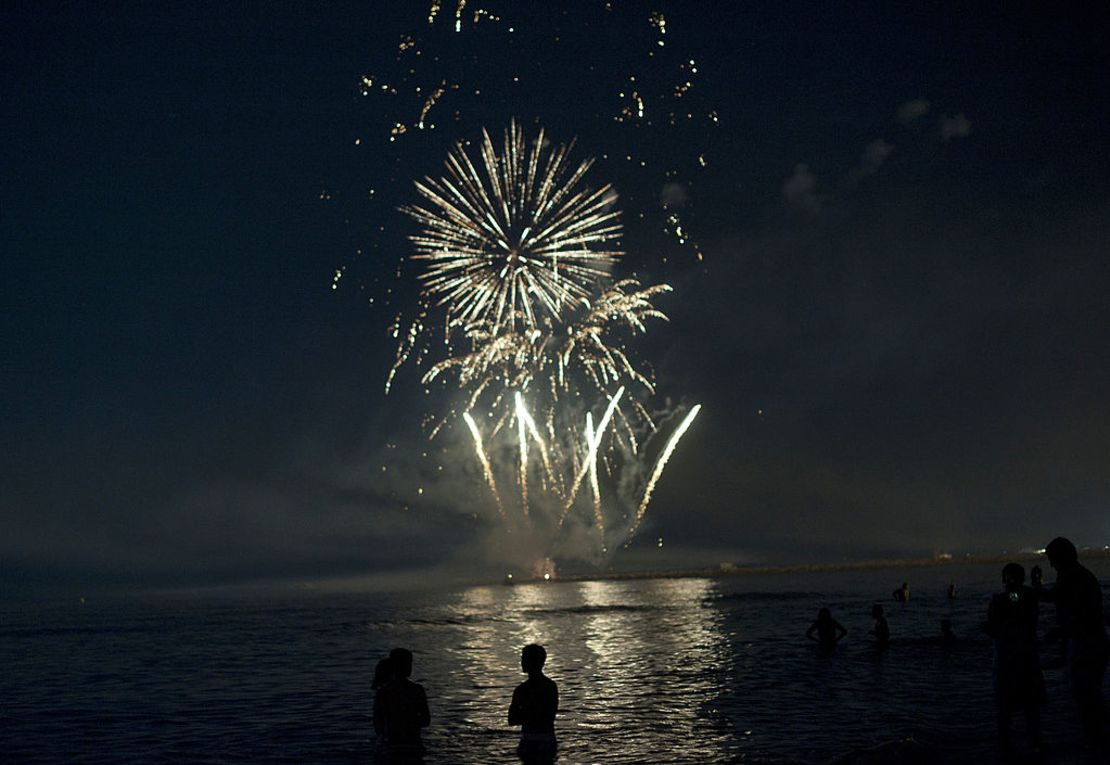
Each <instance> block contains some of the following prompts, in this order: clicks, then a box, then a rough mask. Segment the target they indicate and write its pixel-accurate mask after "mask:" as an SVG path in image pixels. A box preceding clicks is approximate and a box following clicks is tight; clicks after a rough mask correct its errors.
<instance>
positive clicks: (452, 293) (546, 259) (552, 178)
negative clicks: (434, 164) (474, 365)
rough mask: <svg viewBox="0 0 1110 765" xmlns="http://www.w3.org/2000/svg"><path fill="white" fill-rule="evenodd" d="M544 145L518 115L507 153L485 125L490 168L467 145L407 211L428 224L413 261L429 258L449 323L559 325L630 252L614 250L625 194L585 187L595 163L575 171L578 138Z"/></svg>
mask: <svg viewBox="0 0 1110 765" xmlns="http://www.w3.org/2000/svg"><path fill="white" fill-rule="evenodd" d="M545 144H546V141H545V139H544V133H543V130H540V131H539V135H538V136H537V137H536V139H535V141H534V142H533V143H532V144H531V147H530V148H528V147H527V146H526V142H525V140H524V133H523V131H522V130H521V129H520V127H519V126H518V125H517V124H516V122H515V121H514V122H512V123H511V124H510V125H509V128H508V130H506V131H505V135H504V143H503V150H502V152H501V153H500V154H498V153H497V152H496V150H495V149H494V145H493V141H492V139H491V138H490V136H489V133H488V132H486V131H485V130H483V131H482V145H481V163H480V166H481V167H482V172H479V171H478V169H477V168H476V167H475V165H474V163H473V162H472V161H471V158H470V157H469V155H467V153H466V150H465V148H464V147H463V145H462V144H461V143H460V144H456V146H455V150H454V151H453V152H452V153H451V154H450V156H449V157H448V159H447V163H446V166H447V175H446V176H445V177H443V178H441V179H439V180H435V179H432V178H425V179H424V181H423V182H418V183H417V184H416V188H417V190H418V191H419V192H420V194H421V196H423V197H424V200H425V202H426V204H425V205H413V206H411V207H406V208H404V211H405V212H406V213H408V214H409V215H410V216H412V217H413V218H415V219H416V220H417V221H418V222H419V223H420V224H421V226H422V229H423V230H422V231H421V233H420V234H418V235H416V236H413V237H411V239H412V241H413V243H414V244H415V246H416V254H415V255H413V256H412V257H413V259H414V260H418V261H425V262H426V269H425V271H424V273H423V275H422V277H421V278H422V280H423V283H424V288H425V290H426V291H427V293H428V294H429V295H430V296H432V297H434V298H435V299H436V300H437V302H438V304H439V305H441V306H446V308H447V320H448V323H449V324H451V325H455V324H461V325H462V326H464V327H475V326H482V327H484V328H486V329H487V330H488V331H491V332H492V333H493V334H497V335H499V334H501V333H502V332H504V331H505V330H510V331H515V330H517V329H528V330H534V329H536V328H537V327H538V326H540V325H541V324H542V323H543V320H544V319H545V318H546V319H547V320H548V321H549V322H550V321H558V320H560V319H561V318H562V316H563V314H564V312H565V311H566V310H568V309H570V308H572V307H574V306H575V305H578V304H581V303H584V302H588V299H589V298H590V297H591V295H592V294H593V292H594V288H595V286H596V285H597V284H598V282H599V281H600V280H602V279H605V278H606V277H607V276H608V275H609V271H610V268H611V266H612V264H613V262H614V259H615V258H616V257H617V256H619V255H620V254H621V253H620V252H619V251H617V250H616V249H613V248H612V246H611V243H613V242H615V241H616V240H617V239H618V238H619V237H620V234H621V226H620V221H619V219H618V214H617V212H616V211H615V210H614V209H613V208H614V205H615V203H616V200H617V195H616V193H615V192H614V191H613V190H612V188H610V187H609V186H608V185H605V186H602V187H601V188H599V189H597V190H590V189H588V188H586V187H583V186H582V185H581V181H582V179H583V176H585V175H586V173H587V172H588V171H589V169H590V165H591V164H593V160H592V159H585V160H583V161H582V162H580V163H579V164H578V165H577V167H575V166H574V165H573V164H572V163H571V162H570V159H569V157H570V152H571V148H572V146H573V144H572V145H569V146H559V147H557V148H552V149H550V150H548V151H545Z"/></svg>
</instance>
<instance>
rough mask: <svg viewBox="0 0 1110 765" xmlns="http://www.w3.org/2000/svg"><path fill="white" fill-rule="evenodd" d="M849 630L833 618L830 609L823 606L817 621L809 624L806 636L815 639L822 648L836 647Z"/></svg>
mask: <svg viewBox="0 0 1110 765" xmlns="http://www.w3.org/2000/svg"><path fill="white" fill-rule="evenodd" d="M847 634H848V630H846V629H844V626H843V625H842V624H841V623H840V622H838V621H837V620H836V619H834V618H832V614H831V613H830V612H829V609H827V608H822V609H821V610H820V611H818V612H817V621H815V622H814V623H813V624H811V625H809V629H808V630H806V637H807V638H809V639H810V640H813V641H815V642H816V643H817V644H818V645H819V646H821V647H822V648H835V647H836V644H837V643H839V642H840V641H841V640H843V639H844V636H845V635H847Z"/></svg>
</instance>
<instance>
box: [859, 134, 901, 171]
mask: <svg viewBox="0 0 1110 765" xmlns="http://www.w3.org/2000/svg"><path fill="white" fill-rule="evenodd" d="M892 151H894V144H891V143H887V142H886V141H884V140H883V139H882V138H876V139H875V140H874V141H872V142H871V143H869V144H867V148H866V149H864V150H863V156H862V157H861V158H860V168H859V172H860V174H861V175H870V174H871V173H873V172H875V171H876V170H878V169H879V168H880V167H882V165H883V163H884V162H886V159H887V157H889V156H890V153H891V152H892Z"/></svg>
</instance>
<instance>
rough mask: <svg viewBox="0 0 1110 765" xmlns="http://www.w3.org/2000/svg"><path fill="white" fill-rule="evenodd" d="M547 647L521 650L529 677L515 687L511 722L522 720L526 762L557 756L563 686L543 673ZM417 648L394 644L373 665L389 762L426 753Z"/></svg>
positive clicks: (538, 764) (380, 733) (377, 720)
mask: <svg viewBox="0 0 1110 765" xmlns="http://www.w3.org/2000/svg"><path fill="white" fill-rule="evenodd" d="M546 662H547V651H546V650H545V649H544V647H543V646H542V645H537V644H536V643H531V644H529V645H526V646H524V648H523V649H522V650H521V652H520V669H521V671H522V672H524V674H526V675H528V679H527V680H525V681H524V682H523V683H521V684H520V685H518V686H517V687H516V690H514V691H513V698H512V701H511V702H510V703H509V725H514V726H516V725H519V726H520V728H521V730H520V744H519V745H518V746H517V754H519V755H520V759H521V761H522V762H524V763H525V764H526V765H546V764H547V763H552V762H554V761H555V755H556V754H557V752H558V744H557V742H556V740H555V714H556V713H557V712H558V711H559V688H558V686H556V685H555V681H554V680H552V679H551V678H549V677H548V676H547V675H545V674H544V673H543V665H544V664H545V663H546ZM411 674H412V652H411V651H409V650H408V649H406V648H394V649H393V650H392V651H390V652H389V656H388V657H386V658H384V659H382V660H381V661H379V662H378V664H377V667H376V668H375V669H374V681H373V684H372V685H371V688H372V689H373V690H374V692H375V694H374V732H375V733H376V734H377V737H378V754H379V756H380V759H381V760H383V761H385V762H389V763H416V762H420V760H421V758H422V757H423V755H424V745H423V743H422V742H421V741H420V730H421V728H426V727H427V726H428V723H429V722H430V721H431V715H429V713H428V699H427V696H426V695H425V694H424V688H423V687H422V686H421V685H419V684H418V683H414V682H412V681H411V680H409V675H411Z"/></svg>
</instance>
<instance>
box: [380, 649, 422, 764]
mask: <svg viewBox="0 0 1110 765" xmlns="http://www.w3.org/2000/svg"><path fill="white" fill-rule="evenodd" d="M382 669H383V672H385V673H387V674H386V675H385V676H384V677H383V678H382V680H384V681H385V684H384V685H382V686H381V687H380V688H379V689H378V692H377V694H376V695H375V696H374V731H375V732H376V733H377V734H378V741H379V751H380V753H381V755H382V757H383V759H385V761H386V762H391V763H394V762H395V763H402V762H410V763H413V762H421V761H422V760H421V758H422V757H423V755H424V744H423V743H422V742H421V741H420V729H421V728H426V727H428V724H429V723H430V722H431V715H430V714H429V712H428V697H427V696H426V695H425V693H424V686H422V685H420V684H419V683H414V682H413V681H411V680H409V675H411V674H412V651H410V650H408V649H406V648H394V649H393V650H392V651H390V652H389V659H388V664H386V666H385V667H383V668H382ZM375 674H376V673H375ZM377 679H378V678H377V677H375V680H377Z"/></svg>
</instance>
